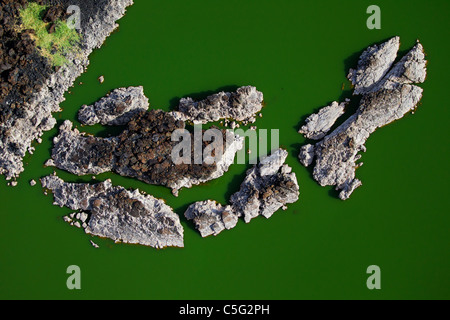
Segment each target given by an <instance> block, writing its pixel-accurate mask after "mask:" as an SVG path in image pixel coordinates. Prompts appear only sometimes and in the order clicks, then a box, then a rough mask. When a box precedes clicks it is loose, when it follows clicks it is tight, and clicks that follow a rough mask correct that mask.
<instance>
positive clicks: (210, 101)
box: [174, 86, 264, 124]
mask: <svg viewBox="0 0 450 320" xmlns="http://www.w3.org/2000/svg"><path fill="white" fill-rule="evenodd" d="M263 101H264V96H263V94H262V92H260V91H258V90H256V88H255V87H252V86H245V87H240V88H238V89H237V90H236V92H219V93H216V94H213V95H210V96H208V97H207V98H206V99H204V100H201V101H194V100H193V99H192V98H190V97H188V98H182V99H181V100H180V103H179V105H178V111H175V112H174V116H175V117H176V118H177V119H179V120H183V121H190V122H193V123H194V124H206V123H208V122H216V121H219V120H221V119H227V120H230V121H233V122H234V121H237V122H243V123H245V124H247V123H254V122H255V121H256V114H257V113H258V112H259V111H261V109H262V108H263ZM233 122H232V123H233Z"/></svg>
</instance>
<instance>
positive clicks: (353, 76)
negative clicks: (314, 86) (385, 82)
mask: <svg viewBox="0 0 450 320" xmlns="http://www.w3.org/2000/svg"><path fill="white" fill-rule="evenodd" d="M399 48H400V37H393V38H392V39H390V40H388V41H386V42H384V43H382V44H380V45H373V46H371V47H369V48H367V49H366V50H365V51H364V52H363V53H362V54H361V56H360V58H359V61H358V66H357V68H356V69H350V72H349V74H348V79H349V80H350V81H351V82H352V84H353V85H354V86H355V88H354V94H355V95H357V94H364V93H368V92H370V91H372V90H373V87H375V86H376V85H377V83H378V82H379V81H380V80H381V79H382V78H383V77H384V76H385V75H386V73H387V72H388V71H389V69H390V68H391V67H392V64H393V63H394V61H395V59H396V58H397V52H398V49H399Z"/></svg>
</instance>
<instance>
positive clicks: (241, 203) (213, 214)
mask: <svg viewBox="0 0 450 320" xmlns="http://www.w3.org/2000/svg"><path fill="white" fill-rule="evenodd" d="M287 155H288V153H287V151H285V150H283V149H279V150H277V151H275V152H274V153H273V154H272V155H270V156H268V157H266V158H265V159H263V160H261V162H260V163H259V164H257V165H255V166H254V167H253V168H252V169H250V170H248V171H247V176H246V178H245V180H244V181H243V183H242V184H241V188H240V190H239V191H238V192H236V193H235V194H233V195H232V196H231V199H230V205H227V206H225V207H223V206H222V205H220V204H218V203H217V202H215V201H211V200H208V201H201V202H196V203H194V204H192V205H191V206H189V208H188V209H187V211H186V212H185V214H184V215H185V217H186V218H187V219H188V220H194V223H195V226H196V228H197V229H198V230H199V231H200V234H201V235H202V237H207V236H209V235H217V234H219V233H220V232H222V231H223V230H225V229H231V228H234V227H235V226H236V223H237V221H238V217H243V218H244V221H245V222H247V223H249V222H250V221H251V219H253V218H255V217H257V216H260V215H261V216H264V217H266V218H270V217H271V216H272V215H273V214H274V213H275V212H276V211H278V210H279V209H286V205H287V204H289V203H294V202H296V201H297V200H298V199H299V194H300V193H299V186H298V183H297V178H296V176H295V173H293V172H292V169H291V168H290V167H289V166H288V165H286V164H284V162H285V160H286V158H287Z"/></svg>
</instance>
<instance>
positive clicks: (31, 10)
mask: <svg viewBox="0 0 450 320" xmlns="http://www.w3.org/2000/svg"><path fill="white" fill-rule="evenodd" d="M47 8H48V6H42V5H39V4H37V3H35V2H30V3H29V4H28V6H27V7H26V8H25V9H22V10H20V18H21V19H22V26H21V29H22V30H25V29H32V30H34V32H35V41H36V45H37V47H38V48H39V51H40V53H41V54H42V55H43V56H44V57H46V58H48V59H49V60H50V61H51V62H52V64H53V66H62V65H64V64H66V63H67V62H68V60H67V59H66V57H65V56H66V55H67V54H68V53H69V52H73V51H74V50H75V45H76V44H77V43H79V41H80V36H79V34H78V33H77V31H76V30H75V29H70V28H69V27H68V26H67V23H65V22H63V21H57V22H56V25H55V31H54V32H53V33H48V31H47V27H48V23H45V22H44V21H43V20H42V17H43V15H44V13H45V11H46V10H47Z"/></svg>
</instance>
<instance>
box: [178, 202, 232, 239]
mask: <svg viewBox="0 0 450 320" xmlns="http://www.w3.org/2000/svg"><path fill="white" fill-rule="evenodd" d="M184 216H185V217H186V219H188V220H193V221H194V224H195V227H196V228H197V230H198V231H199V232H200V234H201V236H202V237H208V236H210V235H214V236H217V235H218V234H219V233H221V232H222V231H223V230H225V229H227V230H229V229H232V228H234V227H235V226H236V224H237V222H238V216H237V215H236V214H235V213H234V212H233V209H232V208H231V207H230V206H226V207H223V206H222V205H221V204H219V203H217V202H215V201H211V200H207V201H200V202H196V203H194V204H192V205H190V206H189V207H188V209H187V210H186V212H185V213H184Z"/></svg>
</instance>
